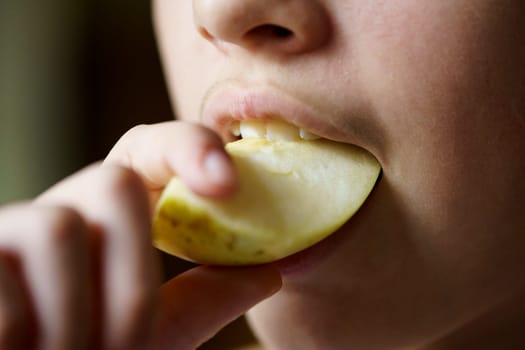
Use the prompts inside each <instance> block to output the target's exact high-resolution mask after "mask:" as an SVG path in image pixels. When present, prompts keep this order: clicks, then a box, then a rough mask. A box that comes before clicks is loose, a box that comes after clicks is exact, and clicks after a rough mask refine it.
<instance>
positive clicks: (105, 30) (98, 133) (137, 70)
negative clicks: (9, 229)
mask: <svg viewBox="0 0 525 350" xmlns="http://www.w3.org/2000/svg"><path fill="white" fill-rule="evenodd" d="M175 1H179V0H175ZM150 12H151V11H150V1H149V0H133V1H116V0H105V1H102V0H91V1H88V0H75V1H71V0H47V1H38V0H0V205H1V204H3V203H6V202H9V201H17V200H24V199H28V198H31V197H33V196H35V195H37V194H38V193H40V192H42V191H43V190H44V189H46V188H47V187H49V186H50V185H52V184H54V183H55V182H57V181H58V180H60V179H61V178H63V177H64V176H66V175H68V174H70V173H72V172H74V171H76V170H78V169H80V168H82V167H83V166H85V165H87V164H89V163H91V162H94V161H97V160H100V159H103V158H104V156H105V155H106V154H107V152H108V151H109V150H110V149H111V146H112V145H113V144H114V143H115V142H116V141H117V140H118V138H119V137H120V136H121V135H122V134H123V133H124V132H125V131H126V130H128V129H129V128H130V127H132V126H134V125H136V124H141V123H155V122H159V121H164V120H169V119H172V118H173V115H172V112H171V107H170V103H169V100H168V96H167V92H166V87H165V84H164V80H163V77H162V69H161V66H160V63H159V58H158V55H157V49H156V46H155V39H154V33H153V28H152V23H151V13H150ZM179 265H180V266H177V265H173V264H171V265H170V268H171V269H172V270H171V271H170V270H169V269H167V275H169V274H170V273H171V274H173V273H176V272H177V271H179V270H182V269H184V268H187V265H186V264H184V263H182V262H180V263H179ZM167 277H169V276H167ZM252 340H253V337H252V336H251V334H250V333H249V331H248V330H247V327H246V324H245V321H244V319H242V318H241V319H239V320H237V321H236V322H234V323H233V324H232V325H230V326H229V327H227V328H226V329H225V330H224V331H222V332H221V333H219V334H218V335H217V336H216V337H215V338H214V339H212V340H211V341H210V342H208V343H207V344H205V345H204V346H202V348H201V349H202V350H212V349H215V350H217V349H221V350H223V349H233V348H236V346H238V345H242V344H246V343H250V342H251V341H252Z"/></svg>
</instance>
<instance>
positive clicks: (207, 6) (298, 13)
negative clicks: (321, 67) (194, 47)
mask: <svg viewBox="0 0 525 350" xmlns="http://www.w3.org/2000/svg"><path fill="white" fill-rule="evenodd" d="M193 13H194V18H195V23H196V26H197V29H198V31H199V32H200V33H201V35H202V36H204V37H205V38H206V39H208V40H210V41H212V42H214V43H215V44H216V45H221V46H224V45H223V44H224V43H228V44H234V45H237V46H240V47H243V48H245V49H249V50H259V51H261V50H262V51H273V52H278V53H281V54H298V53H302V52H308V51H311V50H314V49H316V48H319V47H321V46H323V45H324V44H326V43H327V42H328V40H329V36H330V21H329V16H328V14H327V11H326V9H325V8H324V6H323V5H322V4H321V3H320V2H319V0H194V1H193Z"/></svg>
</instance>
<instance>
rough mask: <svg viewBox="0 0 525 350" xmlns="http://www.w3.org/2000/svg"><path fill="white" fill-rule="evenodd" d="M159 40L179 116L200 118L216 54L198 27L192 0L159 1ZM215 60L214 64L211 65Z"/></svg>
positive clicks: (212, 77)
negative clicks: (197, 29) (196, 26)
mask: <svg viewBox="0 0 525 350" xmlns="http://www.w3.org/2000/svg"><path fill="white" fill-rule="evenodd" d="M154 16H155V27H156V32H157V40H158V45H159V51H160V55H161V60H162V64H163V67H164V71H165V79H166V84H167V86H168V89H169V92H170V96H171V100H172V104H173V106H174V109H175V113H176V117H177V119H184V120H188V121H198V119H199V109H200V101H201V100H202V99H203V97H204V92H205V90H206V87H207V86H210V85H211V84H212V82H213V79H214V76H215V74H214V72H215V71H216V67H214V66H213V63H215V62H217V57H216V56H217V55H216V53H215V51H214V50H213V47H212V46H211V45H209V44H208V43H207V42H206V40H204V39H203V38H202V37H201V36H200V35H199V34H198V33H197V31H196V30H195V26H194V23H193V10H192V3H191V1H169V0H157V1H156V2H155V7H154ZM210 63H212V64H210Z"/></svg>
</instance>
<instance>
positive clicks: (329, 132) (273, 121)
mask: <svg viewBox="0 0 525 350" xmlns="http://www.w3.org/2000/svg"><path fill="white" fill-rule="evenodd" d="M201 121H202V123H203V124H204V125H205V126H207V127H209V128H211V129H213V130H215V131H216V132H217V133H218V134H219V135H220V136H221V137H222V139H223V140H224V141H225V142H231V141H234V140H237V139H239V138H243V139H246V138H257V139H266V140H268V141H280V140H284V141H296V140H316V139H328V140H331V141H336V142H340V143H346V144H357V143H355V142H352V141H354V140H351V139H349V136H348V134H347V133H344V132H343V131H342V130H343V128H341V127H338V126H337V125H334V124H335V123H332V122H331V119H330V116H327V115H326V113H325V114H323V112H321V111H320V109H317V108H316V107H315V106H312V105H310V104H308V103H305V102H304V101H302V100H300V99H298V98H296V97H295V96H291V95H288V94H286V93H284V92H283V91H281V90H277V89H275V88H272V87H267V86H264V87H246V86H243V85H242V84H240V83H237V82H226V83H223V84H219V85H217V86H215V87H213V88H212V89H211V90H210V91H209V92H208V94H207V95H206V97H205V99H204V102H203V104H202V106H201ZM380 179H381V175H380V176H379V178H378V179H377V181H376V185H375V186H377V183H379V181H380ZM355 215H359V213H356V214H355ZM350 220H352V218H351V219H349V221H350ZM349 221H347V222H346V223H345V224H343V225H342V226H341V227H340V228H339V229H338V230H336V231H335V232H333V233H332V234H330V235H329V236H328V237H326V238H324V239H323V240H321V241H320V242H318V243H316V244H314V245H312V246H310V247H308V248H306V249H304V250H301V251H299V252H297V253H295V254H292V255H290V256H288V257H285V258H283V259H280V260H278V261H276V262H275V265H276V266H277V267H278V268H279V270H281V273H282V274H283V275H296V274H301V273H304V271H305V270H308V269H310V268H312V267H314V266H315V265H317V263H318V262H319V261H321V260H324V259H326V258H327V257H328V256H329V255H330V254H331V253H332V252H333V251H334V250H336V249H337V247H338V246H340V245H341V244H340V242H341V240H343V239H345V237H347V234H348V232H347V231H348V229H349V226H348V224H349Z"/></svg>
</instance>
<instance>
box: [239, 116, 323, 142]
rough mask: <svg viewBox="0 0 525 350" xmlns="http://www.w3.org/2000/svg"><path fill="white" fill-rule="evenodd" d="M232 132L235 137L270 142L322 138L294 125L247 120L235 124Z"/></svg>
mask: <svg viewBox="0 0 525 350" xmlns="http://www.w3.org/2000/svg"><path fill="white" fill-rule="evenodd" d="M230 131H231V133H232V134H233V135H234V136H241V137H242V138H244V139H247V138H259V139H267V140H268V141H297V140H317V139H319V138H321V137H320V136H318V135H315V134H313V133H311V132H309V131H306V130H304V129H298V128H296V127H295V126H293V125H290V124H287V123H284V122H280V121H270V122H261V121H254V120H245V121H241V122H233V123H232V124H231V126H230Z"/></svg>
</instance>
